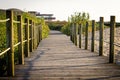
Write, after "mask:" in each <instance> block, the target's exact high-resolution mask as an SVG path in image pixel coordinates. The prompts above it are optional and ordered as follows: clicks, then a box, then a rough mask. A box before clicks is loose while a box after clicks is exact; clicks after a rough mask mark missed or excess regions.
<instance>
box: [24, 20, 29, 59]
mask: <svg viewBox="0 0 120 80" xmlns="http://www.w3.org/2000/svg"><path fill="white" fill-rule="evenodd" d="M25 23H27V25H26V26H25V28H26V32H25V35H26V40H27V42H26V46H25V47H26V51H25V56H26V57H30V53H29V20H28V19H27V18H26V19H25Z"/></svg>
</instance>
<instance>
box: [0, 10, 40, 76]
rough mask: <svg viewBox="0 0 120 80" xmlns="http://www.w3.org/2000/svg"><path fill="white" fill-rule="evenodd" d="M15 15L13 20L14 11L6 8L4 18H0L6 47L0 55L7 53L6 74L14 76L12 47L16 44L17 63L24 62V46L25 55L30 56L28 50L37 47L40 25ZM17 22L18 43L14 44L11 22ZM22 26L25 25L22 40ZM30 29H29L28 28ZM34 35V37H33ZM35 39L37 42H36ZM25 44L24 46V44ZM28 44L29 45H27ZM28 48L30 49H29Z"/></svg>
mask: <svg viewBox="0 0 120 80" xmlns="http://www.w3.org/2000/svg"><path fill="white" fill-rule="evenodd" d="M16 16H17V20H14V18H13V17H14V13H13V11H12V10H7V11H6V19H4V20H0V23H4V22H5V23H6V32H7V33H6V35H7V36H6V37H7V49H5V50H4V51H2V52H1V53H0V56H2V55H4V54H6V53H7V54H8V55H7V57H8V61H7V62H8V63H7V64H8V66H7V67H8V69H7V70H8V71H7V73H8V76H14V75H15V70H14V69H15V67H14V66H15V65H14V48H15V47H17V46H18V52H19V54H18V55H19V56H18V60H19V61H18V62H19V64H24V50H25V48H26V50H27V56H28V57H29V56H30V53H29V52H30V51H31V52H32V51H33V49H35V48H36V47H37V45H38V44H39V42H40V40H41V39H40V40H39V38H37V37H39V35H41V34H42V33H41V31H42V30H40V29H41V27H40V26H35V25H36V24H35V22H34V20H29V19H28V18H26V19H25V21H26V22H23V21H22V20H23V18H22V16H21V15H16ZM14 23H15V24H17V28H18V29H17V32H18V34H17V36H18V43H16V44H14V27H13V24H14ZM23 26H25V27H26V29H25V31H27V32H25V40H23ZM29 29H30V30H29ZM29 31H30V33H29ZM35 36H36V37H35ZM36 41H37V43H36ZM23 43H25V45H26V43H27V46H26V47H25V48H24V44H23ZM29 44H30V46H29ZM29 48H30V50H29Z"/></svg>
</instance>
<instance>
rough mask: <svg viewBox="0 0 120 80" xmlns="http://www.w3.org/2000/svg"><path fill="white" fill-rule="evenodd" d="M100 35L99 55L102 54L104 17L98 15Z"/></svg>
mask: <svg viewBox="0 0 120 80" xmlns="http://www.w3.org/2000/svg"><path fill="white" fill-rule="evenodd" d="M99 28H100V34H99V35H100V37H99V56H103V30H104V18H103V17H100V23H99Z"/></svg>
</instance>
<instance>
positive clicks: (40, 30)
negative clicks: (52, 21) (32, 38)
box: [39, 25, 42, 42]
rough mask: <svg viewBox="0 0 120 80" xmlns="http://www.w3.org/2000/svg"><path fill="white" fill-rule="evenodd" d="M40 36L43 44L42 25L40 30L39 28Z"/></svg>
mask: <svg viewBox="0 0 120 80" xmlns="http://www.w3.org/2000/svg"><path fill="white" fill-rule="evenodd" d="M39 36H40V40H39V42H41V40H42V25H40V28H39Z"/></svg>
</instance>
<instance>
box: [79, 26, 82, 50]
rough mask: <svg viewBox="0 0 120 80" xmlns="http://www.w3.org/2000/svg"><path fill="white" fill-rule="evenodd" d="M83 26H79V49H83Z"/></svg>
mask: <svg viewBox="0 0 120 80" xmlns="http://www.w3.org/2000/svg"><path fill="white" fill-rule="evenodd" d="M81 37H82V24H79V48H81V41H82V40H81Z"/></svg>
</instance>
